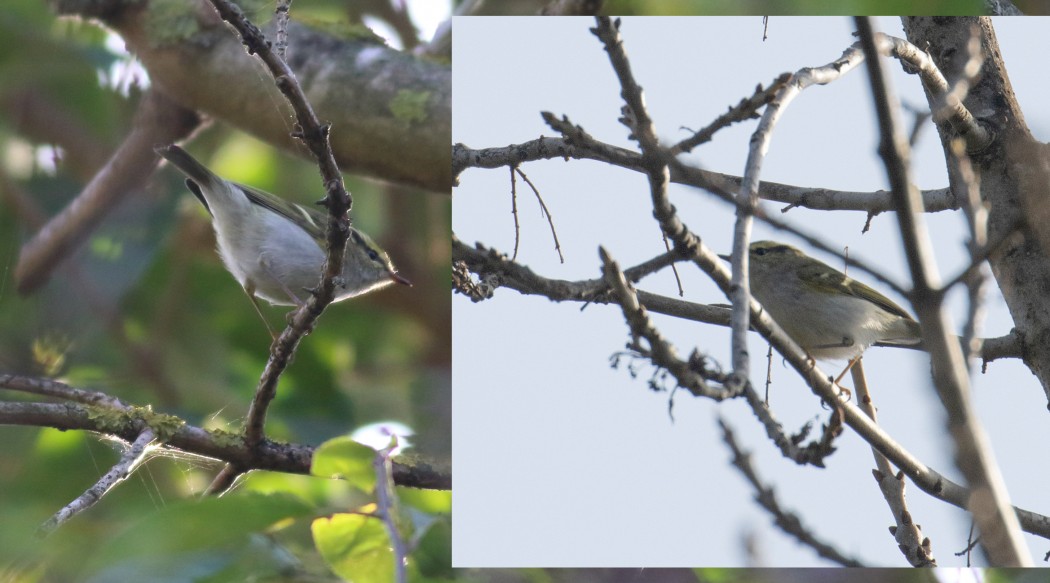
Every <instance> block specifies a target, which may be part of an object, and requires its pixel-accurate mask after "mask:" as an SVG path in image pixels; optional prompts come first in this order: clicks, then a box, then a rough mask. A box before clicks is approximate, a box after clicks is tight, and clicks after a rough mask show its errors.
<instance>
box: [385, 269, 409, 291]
mask: <svg viewBox="0 0 1050 583" xmlns="http://www.w3.org/2000/svg"><path fill="white" fill-rule="evenodd" d="M390 279H392V280H394V283H400V284H401V285H407V286H408V287H412V282H411V281H408V280H407V279H405V278H404V277H401V276H400V275H398V274H397V272H396V271H391V272H390Z"/></svg>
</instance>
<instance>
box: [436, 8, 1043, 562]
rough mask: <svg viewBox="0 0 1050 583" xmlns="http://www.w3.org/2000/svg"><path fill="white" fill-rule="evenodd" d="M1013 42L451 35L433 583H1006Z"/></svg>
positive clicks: (1024, 350)
mask: <svg viewBox="0 0 1050 583" xmlns="http://www.w3.org/2000/svg"><path fill="white" fill-rule="evenodd" d="M1046 43H1047V38H1046V35H1045V34H1043V31H1042V30H1041V28H1040V26H1039V22H1038V21H1036V20H1032V19H1012V20H1011V19H988V18H939V19H931V18H904V19H900V18H877V19H871V20H869V19H859V20H858V19H854V18H845V17H834V18H832V17H828V18H809V17H807V18H786V17H773V18H769V19H763V18H762V17H732V18H731V17H724V18H723V17H717V18H714V17H707V18H622V19H618V18H599V19H594V18H561V19H539V18H530V19H522V18H514V19H510V18H505V19H500V18H486V19H456V21H455V42H454V46H453V54H454V59H455V62H456V67H455V70H454V72H453V96H454V98H453V142H454V146H453V177H454V180H455V181H456V182H455V183H456V186H455V187H454V190H453V197H454V203H453V231H454V234H453V248H452V255H453V263H454V285H455V292H456V293H455V295H454V298H453V404H454V405H453V419H454V424H453V449H454V451H455V457H454V475H455V486H456V487H455V490H454V493H453V506H454V510H455V514H456V521H455V524H454V528H453V564H454V565H456V566H460V567H507V566H514V567H523V566H559V567H595V566H601V567H697V566H719V567H745V566H766V567H811V566H835V565H842V566H878V567H908V566H932V565H939V566H951V567H964V566H968V565H978V566H981V565H1003V566H1005V565H1030V564H1033V563H1035V562H1037V561H1039V560H1041V557H1042V556H1043V555H1044V553H1045V547H1046V539H1047V537H1048V536H1050V528H1048V526H1047V525H1048V524H1050V521H1048V520H1047V516H1046V513H1047V512H1050V499H1048V497H1047V496H1046V493H1045V488H1044V487H1042V482H1043V480H1042V478H1041V476H1042V475H1043V471H1042V468H1041V464H1039V463H1038V462H1037V461H1036V460H1039V459H1043V458H1044V457H1045V456H1046V453H1047V452H1046V447H1047V446H1046V444H1047V443H1050V429H1048V424H1047V423H1046V415H1047V412H1046V405H1047V395H1048V394H1050V389H1048V387H1050V378H1047V377H1046V375H1045V374H1044V372H1045V370H1046V367H1045V366H1044V365H1043V363H1046V362H1050V360H1048V358H1050V355H1048V354H1044V348H1045V347H1046V346H1048V344H1047V343H1046V342H1045V341H1043V339H1044V338H1045V331H1046V330H1048V329H1050V328H1048V324H1047V322H1046V320H1045V318H1044V317H1043V316H1042V314H1043V312H1044V311H1045V310H1042V309H1039V306H1043V305H1044V304H1045V303H1046V301H1045V299H1044V298H1045V297H1046V294H1045V291H1044V290H1043V286H1042V284H1041V283H1040V282H1044V281H1047V280H1046V279H1045V278H1046V277H1048V276H1050V272H1048V269H1050V268H1048V266H1050V262H1048V261H1047V258H1048V256H1050V255H1048V254H1050V243H1048V242H1047V236H1046V233H1047V231H1046V227H1045V225H1046V224H1047V221H1046V220H1044V219H1043V218H1042V213H1044V212H1045V210H1044V208H1045V206H1046V205H1045V204H1043V201H1042V200H1041V198H1042V197H1043V193H1044V191H1045V190H1046V184H1048V183H1050V182H1048V177H1050V165H1048V164H1047V162H1046V147H1045V145H1044V143H1043V142H1044V141H1045V140H1046V137H1047V132H1048V131H1050V130H1048V129H1047V128H1048V127H1050V123H1048V117H1047V115H1048V114H1047V112H1046V108H1045V106H1044V104H1043V102H1042V100H1041V96H1042V95H1044V94H1045V91H1046V90H1047V89H1048V88H1047V87H1046V85H1047V81H1046V76H1045V75H1044V74H1043V73H1042V72H1041V70H1040V68H1039V67H1038V66H1037V62H1036V60H1035V59H1032V57H1031V56H1032V55H1033V54H1043V53H1045V52H1046V51H1045V49H1047V48H1050V47H1048V46H1047V45H1046Z"/></svg>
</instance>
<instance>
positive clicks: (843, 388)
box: [835, 354, 860, 401]
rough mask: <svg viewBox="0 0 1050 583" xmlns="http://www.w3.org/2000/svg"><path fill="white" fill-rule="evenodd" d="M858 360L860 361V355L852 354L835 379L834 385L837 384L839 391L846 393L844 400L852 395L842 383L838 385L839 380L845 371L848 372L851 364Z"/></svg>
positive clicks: (844, 374)
mask: <svg viewBox="0 0 1050 583" xmlns="http://www.w3.org/2000/svg"><path fill="white" fill-rule="evenodd" d="M859 361H860V355H859V354H858V355H857V356H854V357H853V358H851V359H850V360H849V364H847V365H846V370H844V371H842V373H841V374H839V376H838V378H836V379H835V386H837V387H838V388H839V391H841V392H843V393H846V400H847V401H848V400H849V399H850V397H852V396H853V393H851V392H850V390H849V389H847V388H846V387H843V386H842V385H840V384H839V381H841V380H842V377H844V376H846V373H848V372H849V371H850V369H851V368H853V365H855V364H857V362H859Z"/></svg>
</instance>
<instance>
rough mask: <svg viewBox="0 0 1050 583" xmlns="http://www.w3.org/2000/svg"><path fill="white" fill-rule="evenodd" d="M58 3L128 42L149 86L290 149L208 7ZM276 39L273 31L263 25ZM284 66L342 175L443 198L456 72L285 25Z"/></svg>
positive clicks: (261, 85) (272, 109)
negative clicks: (322, 129)
mask: <svg viewBox="0 0 1050 583" xmlns="http://www.w3.org/2000/svg"><path fill="white" fill-rule="evenodd" d="M160 4H162V3H160V2H145V3H143V2H139V3H131V2H122V1H118V0H93V1H92V2H85V1H83V0H56V1H55V2H52V5H53V6H54V9H55V10H56V12H58V13H59V14H66V15H75V16H80V17H85V16H86V17H94V18H99V19H101V20H102V21H103V22H104V23H105V24H106V25H107V26H110V27H112V28H113V29H114V30H116V32H117V33H119V34H120V35H121V36H122V37H123V38H124V40H125V41H126V42H127V46H128V49H129V50H130V51H131V52H132V53H134V54H135V56H136V57H138V58H139V59H140V60H141V61H142V63H143V65H145V67H146V69H147V70H148V71H149V74H150V79H151V81H152V82H153V83H154V85H155V86H156V87H158V88H160V89H161V90H163V91H164V92H165V93H167V94H168V95H170V96H171V97H172V99H174V100H175V101H177V102H178V103H180V104H181V105H183V106H184V107H187V108H190V109H194V110H198V111H203V112H207V113H208V114H210V115H212V116H214V117H216V118H218V119H221V120H222V121H224V122H226V123H229V124H230V125H233V126H235V127H237V128H240V129H241V130H243V131H246V132H248V133H251V134H253V135H255V136H257V137H259V138H260V139H262V140H264V141H266V142H269V143H271V144H273V145H275V146H278V147H280V148H283V149H284V150H287V151H289V152H293V153H296V154H302V148H301V146H300V144H299V143H298V142H297V141H295V140H293V139H292V138H291V137H290V136H289V135H288V134H289V131H290V130H291V127H290V125H289V121H288V112H287V110H285V109H284V108H283V102H282V99H281V96H280V94H279V93H278V92H277V90H276V89H275V88H274V86H273V83H272V82H271V81H270V80H269V79H268V78H267V76H266V75H262V74H260V69H259V66H258V63H257V62H255V61H254V60H253V59H252V58H250V57H249V56H248V55H246V54H245V53H244V48H243V47H241V45H240V42H239V40H238V39H237V38H236V37H235V36H234V35H231V34H230V32H229V30H228V29H227V28H226V26H225V25H224V23H223V22H222V20H220V19H219V18H218V16H217V15H216V14H215V12H214V11H213V10H212V9H211V8H210V7H209V6H208V5H207V3H206V2H203V1H201V0H196V1H193V2H185V3H184V4H185V7H184V11H173V8H174V7H175V6H176V5H178V4H179V3H177V2H176V3H172V2H167V3H163V4H164V6H165V7H166V8H165V10H167V11H168V12H166V13H164V14H161V13H160V12H161V10H160V8H158V5H160ZM267 32H268V34H269V33H272V28H267ZM288 43H289V50H288V63H289V66H290V67H291V69H292V71H293V72H294V73H295V76H296V77H297V78H298V79H300V81H301V82H302V83H303V87H304V89H305V90H306V94H307V95H308V96H309V98H310V101H311V103H313V104H314V107H316V108H317V112H318V115H319V116H320V117H321V119H324V120H327V121H328V122H329V123H331V124H332V126H333V127H335V128H336V130H337V131H335V132H333V135H332V138H333V141H332V147H333V149H334V150H335V153H336V159H337V160H338V162H339V164H340V166H341V167H343V168H344V169H346V170H348V171H351V172H355V173H360V174H363V175H365V176H372V177H375V178H379V179H382V180H387V181H391V182H398V183H402V184H408V185H412V186H419V187H421V188H426V189H428V190H431V191H433V192H437V193H442V194H447V193H448V186H449V184H450V182H451V177H450V170H449V163H448V150H447V148H448V143H449V141H450V138H449V137H450V135H451V128H452V111H451V103H452V99H451V95H452V83H451V81H452V75H451V67H450V66H449V65H447V64H440V63H435V62H433V61H430V60H427V59H422V58H417V57H413V56H411V55H409V54H405V53H401V52H399V51H396V50H393V49H390V48H388V47H386V46H384V45H382V44H380V43H379V42H378V41H377V40H376V39H374V38H372V37H368V36H367V35H361V37H358V38H354V39H350V40H347V39H343V38H337V37H335V36H330V35H327V34H324V33H322V32H320V31H318V30H315V29H312V28H310V27H307V26H304V25H302V24H300V23H297V22H291V23H290V24H289V26H288Z"/></svg>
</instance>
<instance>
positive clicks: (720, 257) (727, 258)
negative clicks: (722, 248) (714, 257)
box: [718, 255, 733, 261]
mask: <svg viewBox="0 0 1050 583" xmlns="http://www.w3.org/2000/svg"><path fill="white" fill-rule="evenodd" d="M718 258H719V259H724V260H726V261H732V260H733V258H732V257H730V256H729V255H719V256H718Z"/></svg>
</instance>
